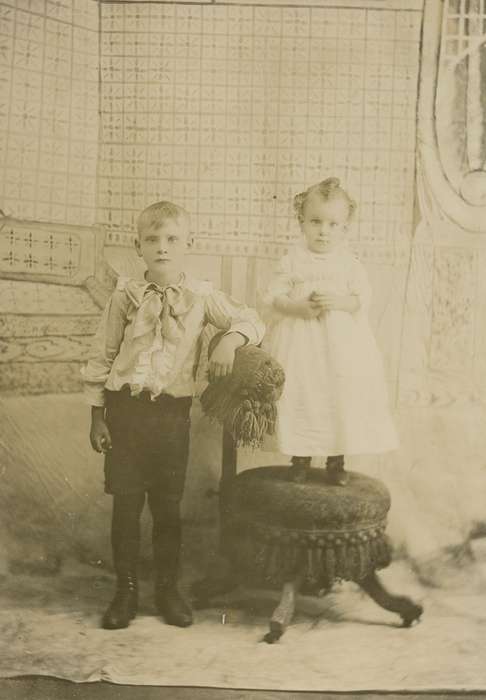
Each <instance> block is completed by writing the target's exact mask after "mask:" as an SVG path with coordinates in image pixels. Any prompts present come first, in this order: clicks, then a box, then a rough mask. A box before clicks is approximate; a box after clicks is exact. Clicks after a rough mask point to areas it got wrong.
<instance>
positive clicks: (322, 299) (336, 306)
mask: <svg viewBox="0 0 486 700" xmlns="http://www.w3.org/2000/svg"><path fill="white" fill-rule="evenodd" d="M311 299H312V300H313V301H314V303H316V304H317V305H318V306H319V309H320V310H321V311H347V312H349V313H354V312H355V311H358V309H359V307H360V303H359V297H358V296H357V295H356V294H319V293H317V292H314V293H313V294H312V295H311Z"/></svg>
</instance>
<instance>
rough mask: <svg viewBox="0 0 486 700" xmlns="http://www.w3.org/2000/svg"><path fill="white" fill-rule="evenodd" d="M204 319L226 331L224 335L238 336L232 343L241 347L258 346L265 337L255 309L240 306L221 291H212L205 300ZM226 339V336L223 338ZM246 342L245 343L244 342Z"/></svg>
mask: <svg viewBox="0 0 486 700" xmlns="http://www.w3.org/2000/svg"><path fill="white" fill-rule="evenodd" d="M205 317H206V320H207V321H209V323H211V324H212V325H213V326H216V328H219V329H220V330H224V331H226V334H227V335H228V336H229V335H230V334H231V335H233V334H239V335H240V336H242V337H243V341H244V342H243V343H241V341H240V340H238V336H237V337H236V338H234V339H233V342H235V343H238V346H239V345H243V344H246V343H250V344H251V345H259V344H260V343H261V342H262V340H263V336H264V335H265V324H264V323H263V321H262V320H261V318H260V316H259V315H258V313H257V312H256V311H255V309H252V308H250V307H249V306H246V304H242V303H241V302H239V301H236V300H235V299H232V298H231V297H230V296H228V295H227V294H225V293H224V292H221V291H212V292H211V293H210V294H208V296H207V297H206V300H205ZM224 337H226V336H224ZM245 341H246V342H245Z"/></svg>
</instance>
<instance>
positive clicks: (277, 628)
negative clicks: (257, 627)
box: [263, 577, 302, 644]
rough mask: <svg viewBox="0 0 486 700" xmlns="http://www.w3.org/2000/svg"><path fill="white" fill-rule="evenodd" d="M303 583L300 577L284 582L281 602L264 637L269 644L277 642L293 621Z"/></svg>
mask: <svg viewBox="0 0 486 700" xmlns="http://www.w3.org/2000/svg"><path fill="white" fill-rule="evenodd" d="M301 584H302V578H300V577H298V578H296V579H294V580H293V581H288V582H287V583H284V585H283V589H282V595H281V597H280V602H279V604H278V605H277V607H276V608H275V610H274V611H273V615H272V617H271V619H270V625H269V627H270V631H269V632H267V634H266V635H265V636H264V638H263V640H264V641H265V642H267V644H273V643H274V642H277V641H278V640H279V639H280V637H281V636H282V635H283V633H284V632H285V630H286V629H287V627H288V626H289V625H290V623H291V622H292V618H293V617H294V613H295V599H296V596H297V594H298V592H299V589H300V586H301Z"/></svg>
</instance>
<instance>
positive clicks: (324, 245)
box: [300, 194, 349, 253]
mask: <svg viewBox="0 0 486 700" xmlns="http://www.w3.org/2000/svg"><path fill="white" fill-rule="evenodd" d="M348 220H349V205H348V202H346V200H345V199H344V198H343V197H334V198H333V199H323V198H322V197H320V196H319V195H315V194H314V195H311V196H310V197H309V198H308V200H307V202H306V203H305V207H304V213H303V218H302V221H301V222H300V228H301V230H302V233H303V234H304V237H305V240H306V243H307V247H308V248H309V250H311V251H312V252H313V253H326V252H327V251H329V250H332V248H334V247H335V246H336V245H338V244H339V243H341V242H342V241H343V240H344V239H345V237H346V233H347V226H348Z"/></svg>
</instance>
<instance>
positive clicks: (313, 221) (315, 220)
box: [311, 219, 321, 224]
mask: <svg viewBox="0 0 486 700" xmlns="http://www.w3.org/2000/svg"><path fill="white" fill-rule="evenodd" d="M320 223H321V222H320V220H319V219H311V224H320Z"/></svg>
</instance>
